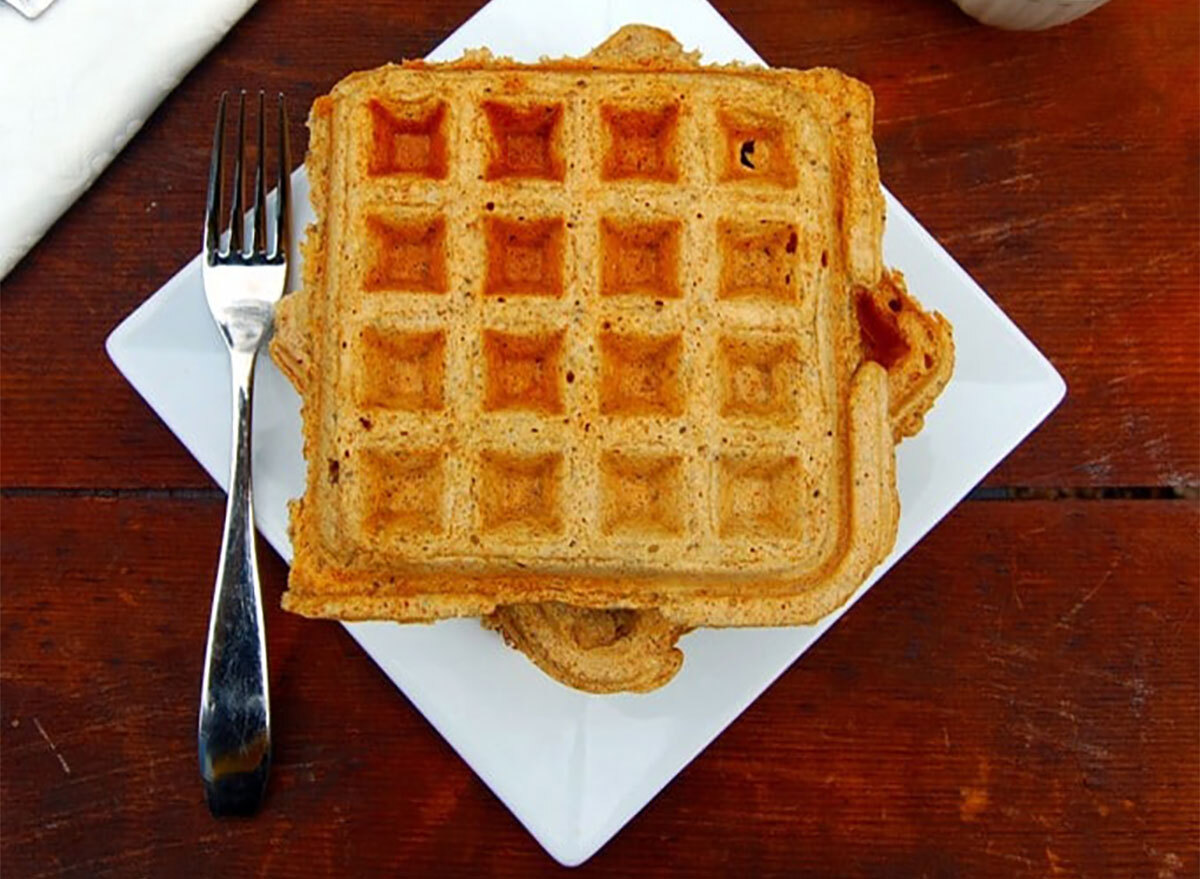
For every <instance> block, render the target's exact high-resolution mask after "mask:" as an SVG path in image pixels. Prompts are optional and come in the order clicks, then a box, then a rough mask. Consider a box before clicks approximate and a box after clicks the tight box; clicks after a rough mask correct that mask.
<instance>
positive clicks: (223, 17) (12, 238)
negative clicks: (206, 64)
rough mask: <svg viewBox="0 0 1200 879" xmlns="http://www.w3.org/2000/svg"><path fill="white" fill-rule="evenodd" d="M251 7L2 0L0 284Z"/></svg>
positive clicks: (243, 2)
mask: <svg viewBox="0 0 1200 879" xmlns="http://www.w3.org/2000/svg"><path fill="white" fill-rule="evenodd" d="M253 4H254V0H57V2H56V3H55V4H54V5H53V6H51V7H50V8H49V9H48V10H46V12H44V13H42V15H41V16H40V17H39V18H37V19H35V20H33V21H29V20H27V19H25V18H23V17H22V16H21V15H20V14H18V12H17V11H16V10H15V9H12V8H10V7H8V6H6V5H0V279H3V278H4V276H5V275H7V274H8V272H9V270H10V269H12V267H13V266H15V265H16V264H17V261H18V260H19V259H20V258H21V257H22V256H24V255H25V252H26V251H27V250H29V248H31V247H32V246H33V245H34V244H35V243H36V242H37V240H38V239H39V238H41V237H42V235H43V234H44V233H45V231H46V230H47V229H49V228H50V225H51V224H52V223H53V222H54V221H55V220H57V219H58V217H59V216H60V215H61V214H62V213H63V211H65V210H66V209H67V208H68V207H70V206H71V204H72V203H73V202H74V201H75V199H77V198H78V197H79V196H80V195H81V194H82V193H83V192H84V191H85V190H86V189H87V188H88V187H89V186H91V185H92V182H93V181H94V180H95V179H96V178H97V177H98V176H99V175H100V172H101V171H103V170H104V169H105V167H107V165H108V163H109V162H111V161H112V159H113V156H115V155H116V154H117V153H118V152H120V150H121V148H122V147H124V146H125V144H126V142H128V140H129V138H130V137H132V136H133V135H134V134H135V133H136V132H137V130H138V129H139V128H141V127H142V123H143V122H145V121H146V118H147V117H148V116H149V115H150V114H151V113H152V112H153V111H154V108H155V107H157V106H158V104H159V102H160V101H162V99H163V98H164V97H166V95H167V93H168V92H170V91H171V89H173V88H174V87H175V86H176V85H177V84H178V82H179V81H180V80H181V79H183V77H184V74H186V73H187V72H188V71H189V70H191V68H192V67H193V66H194V65H195V64H196V62H197V61H199V60H200V59H201V58H202V57H203V56H204V54H205V53H206V52H208V50H209V49H211V48H212V47H213V46H214V45H216V43H217V42H218V41H219V40H220V39H221V37H222V36H224V35H225V33H226V32H227V31H228V30H229V29H230V28H231V27H233V25H234V24H235V23H236V22H237V20H238V19H239V18H241V17H242V15H243V14H244V13H245V12H246V10H247V9H249V8H250V7H251V6H252V5H253Z"/></svg>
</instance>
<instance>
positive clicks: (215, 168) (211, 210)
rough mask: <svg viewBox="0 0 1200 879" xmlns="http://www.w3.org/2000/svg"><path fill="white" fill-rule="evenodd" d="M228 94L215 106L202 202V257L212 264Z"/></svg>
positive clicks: (216, 246) (218, 220) (217, 230)
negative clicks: (206, 183) (210, 155)
mask: <svg viewBox="0 0 1200 879" xmlns="http://www.w3.org/2000/svg"><path fill="white" fill-rule="evenodd" d="M228 97H229V92H221V100H220V102H219V103H218V104H217V124H216V127H215V128H214V129H213V145H212V159H211V160H210V163H209V166H208V196H207V197H206V199H205V202H204V256H205V258H206V259H207V260H208V261H209V262H213V261H214V259H215V257H216V254H217V250H218V249H219V248H220V246H221V190H222V189H223V188H224V187H223V186H222V183H223V179H222V176H223V175H222V174H221V161H222V153H223V152H224V146H225V101H226V99H227V98H228Z"/></svg>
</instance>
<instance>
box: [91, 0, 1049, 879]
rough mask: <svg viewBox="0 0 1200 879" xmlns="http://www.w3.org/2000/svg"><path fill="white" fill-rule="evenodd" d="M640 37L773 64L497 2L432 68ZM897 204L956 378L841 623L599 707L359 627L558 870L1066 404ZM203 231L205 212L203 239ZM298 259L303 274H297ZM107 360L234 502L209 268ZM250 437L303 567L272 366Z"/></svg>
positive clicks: (581, 856)
mask: <svg viewBox="0 0 1200 879" xmlns="http://www.w3.org/2000/svg"><path fill="white" fill-rule="evenodd" d="M631 22H644V23H648V24H654V25H658V26H660V27H664V28H667V29H668V30H670V31H672V32H673V33H674V34H675V35H676V36H677V37H678V38H679V39H680V41H681V42H682V43H683V44H684V46H685V47H687V48H693V47H695V48H699V49H701V50H702V51H703V53H704V57H705V59H706V60H707V61H713V62H726V61H735V60H736V61H746V62H760V63H761V59H760V58H759V57H758V55H756V54H755V53H754V50H753V49H751V48H750V47H749V46H748V45H747V44H746V42H745V41H744V40H743V39H742V38H741V37H740V36H739V35H738V34H737V32H736V31H734V29H733V28H732V27H730V26H729V24H728V23H727V22H726V21H725V20H724V19H722V18H721V16H720V15H719V14H718V13H717V12H716V10H714V9H713V8H712V7H711V6H709V5H708V3H706V2H704V0H670V2H656V3H653V4H651V3H646V2H644V0H604V2H601V0H594V2H579V3H563V2H561V0H558V2H555V0H493V2H491V3H489V4H488V5H487V6H485V7H484V8H483V9H482V10H480V11H479V12H478V13H477V14H476V15H475V16H474V17H473V18H471V19H470V20H469V21H468V22H467V23H466V24H464V25H463V26H462V27H461V28H459V29H458V30H457V31H456V32H455V33H454V34H453V35H451V36H450V38H449V39H448V40H446V42H444V43H442V45H441V46H439V47H438V48H437V49H436V50H435V51H434V52H432V53H431V54H430V56H429V58H430V59H433V60H444V59H450V58H454V57H456V56H458V55H459V54H460V53H461V52H462V51H463V50H464V49H468V48H474V47H477V46H488V47H490V48H491V49H492V50H493V51H495V52H497V53H498V54H506V55H512V56H513V57H515V58H518V59H521V60H530V61H532V60H535V59H537V58H538V57H539V56H541V55H564V54H570V55H577V54H582V53H584V52H587V51H588V50H589V49H591V48H592V47H593V46H594V45H596V44H597V43H599V42H601V41H602V40H603V39H604V38H605V37H607V36H608V35H609V34H610V33H612V31H613V30H615V29H616V28H618V27H620V26H621V25H624V24H628V23H631ZM347 72H349V71H347ZM197 173H201V169H197ZM294 186H295V197H296V205H297V207H296V212H297V217H296V220H297V222H296V223H295V228H297V229H303V228H304V226H305V225H306V224H307V223H308V222H309V221H310V220H311V218H312V214H311V208H310V207H309V205H308V185H307V179H306V178H305V176H304V171H303V169H302V168H301V169H300V170H298V171H297V172H296V174H295V177H294ZM887 205H888V223H887V233H886V236H885V240H884V250H885V254H886V258H887V261H888V263H889V264H891V265H894V266H897V267H899V268H900V269H902V270H903V271H904V273H905V274H906V276H907V277H908V282H909V286H910V288H911V289H912V290H913V292H914V293H915V294H916V296H917V297H918V298H919V299H920V300H921V302H922V303H923V304H924V305H925V306H927V307H929V308H934V309H938V310H940V311H941V312H942V313H943V314H945V315H946V316H947V317H948V318H949V319H950V321H951V323H953V325H954V333H955V342H956V344H957V353H958V362H957V367H956V369H955V373H954V378H953V380H952V381H951V382H950V384H949V386H948V387H947V388H946V390H945V392H944V393H943V395H942V397H941V399H940V400H939V401H938V403H937V405H936V406H935V407H934V409H933V411H932V413H931V414H930V416H929V418H928V420H927V423H926V426H925V429H924V431H922V433H921V434H920V436H919V437H917V438H916V439H915V440H909V441H907V442H905V443H904V444H903V445H902V446H901V447H900V449H899V452H898V456H899V460H898V473H899V483H900V497H901V505H902V509H903V513H902V516H901V520H900V533H899V536H898V538H897V540H896V546H895V549H894V551H893V552H892V554H891V556H890V557H889V558H888V559H887V560H886V561H885V562H884V563H883V564H882V565H881V566H880V567H879V568H878V570H876V571H875V573H874V575H873V576H872V577H871V578H870V580H868V581H867V583H866V584H864V585H863V587H862V588H861V589H860V590H859V591H858V592H857V593H856V594H855V596H854V598H853V599H852V600H851V601H850V602H848V603H847V604H846V605H845V606H844V607H843V608H841V609H840V610H839V611H837V612H836V613H834V614H832V615H831V616H829V617H828V618H826V619H824V620H822V621H821V622H820V623H819V624H817V625H815V626H805V627H797V628H783V629H749V630H746V629H743V630H724V631H718V630H702V631H698V632H694V633H692V634H690V635H688V636H686V637H685V638H684V640H683V642H682V646H683V649H684V652H685V654H686V660H685V662H684V666H683V670H682V671H680V673H679V675H678V676H677V677H676V678H675V680H673V681H672V682H671V683H670V684H669V685H667V686H666V687H664V688H662V689H660V690H658V691H656V692H653V693H650V694H647V695H640V696H635V695H619V696H589V695H586V694H583V693H579V692H576V691H574V690H571V689H568V688H566V687H563V686H561V685H559V684H557V683H556V682H554V681H553V680H551V679H550V678H548V677H546V676H545V675H544V674H542V672H541V671H539V670H538V669H537V668H536V667H534V666H533V665H532V664H531V663H530V662H529V661H528V660H526V659H525V657H524V656H522V655H521V654H519V653H517V652H516V651H513V650H510V649H508V648H507V647H505V646H504V644H503V643H502V642H501V640H500V638H499V637H498V636H497V635H495V634H494V633H492V632H488V631H485V630H484V629H483V628H481V627H480V625H479V623H478V621H477V620H473V619H472V620H452V621H447V622H443V623H439V624H437V625H432V626H399V625H395V624H392V623H360V624H355V625H350V626H348V628H349V630H350V632H351V634H352V635H353V636H354V637H355V638H356V639H357V640H358V642H359V643H360V644H361V645H362V647H363V649H365V650H366V651H367V653H368V654H370V656H371V657H372V658H373V659H374V660H375V662H377V663H378V664H379V665H380V667H381V668H382V669H383V670H384V671H385V672H386V673H387V675H388V676H389V677H390V678H391V679H392V680H393V681H394V682H395V684H396V686H398V687H399V688H400V689H402V690H403V691H404V693H405V695H407V696H408V698H409V699H410V700H411V701H412V703H413V704H414V705H416V706H417V708H418V709H419V710H420V711H421V713H422V714H424V715H425V717H426V718H428V720H429V722H430V723H432V724H433V726H434V727H435V728H436V729H437V730H438V732H440V733H441V734H442V735H443V736H444V737H445V738H446V740H447V741H449V742H450V744H451V746H453V747H454V749H455V750H456V751H458V753H459V754H460V755H461V756H462V758H463V759H464V760H466V761H467V763H468V764H469V765H470V766H471V768H472V769H474V770H475V772H476V773H478V774H479V777H480V778H482V779H483V781H484V782H485V783H486V784H487V785H488V786H489V787H490V788H491V789H492V790H493V791H494V792H495V794H496V796H498V797H499V798H500V799H501V800H502V801H503V802H504V804H505V805H506V806H508V808H509V809H511V810H512V812H513V814H514V815H516V816H517V819H518V820H520V822H521V823H522V824H524V825H525V827H526V828H527V829H528V830H529V832H530V833H532V834H533V836H534V837H535V838H536V839H537V840H538V842H540V843H541V844H542V846H544V847H545V849H546V850H547V851H548V852H549V853H550V854H551V855H552V856H553V857H554V858H555V859H556V860H558V861H559V862H561V863H563V864H566V865H568V866H571V865H575V864H579V863H582V862H583V861H585V860H587V859H588V858H589V857H591V856H592V855H593V854H594V853H595V852H596V851H597V850H598V849H599V848H600V847H601V846H602V845H604V843H606V842H607V841H608V840H609V839H611V838H612V836H613V835H614V834H615V833H616V832H617V831H618V830H620V828H621V827H622V826H623V825H624V824H625V823H626V822H627V821H629V820H630V818H632V817H633V816H634V815H635V814H636V813H637V812H638V811H639V810H641V808H642V807H643V806H645V805H646V803H648V802H649V801H650V800H651V799H652V798H653V797H654V796H655V795H656V794H657V793H658V792H659V791H660V790H662V788H663V787H664V786H665V785H666V784H667V783H668V782H669V781H670V780H671V779H672V778H673V777H674V776H675V774H676V773H678V772H679V771H680V770H681V769H682V768H683V767H684V766H685V765H687V763H688V762H689V761H691V760H692V758H693V757H695V756H696V755H697V754H699V753H700V751H702V750H703V749H704V748H705V747H706V746H707V745H708V744H709V742H711V741H712V740H713V739H714V738H716V736H717V735H718V734H719V733H720V732H721V730H723V729H724V728H725V727H726V726H727V725H728V724H729V723H730V722H731V721H733V719H734V718H736V717H737V716H738V715H739V714H740V713H741V712H742V711H743V710H745V708H746V706H747V705H749V704H750V703H751V702H752V701H753V700H754V699H755V698H757V697H758V695H759V694H760V693H761V692H762V691H763V690H764V689H766V687H767V686H768V685H769V684H770V683H771V682H772V681H773V680H774V679H775V678H776V677H777V676H779V675H780V674H781V673H782V672H783V671H784V670H786V669H787V668H788V666H789V665H791V664H792V663H793V662H794V661H795V660H796V659H797V657H799V656H800V655H801V654H802V653H804V651H805V650H807V649H808V648H809V647H810V646H812V644H813V643H814V642H815V641H816V640H817V639H818V638H819V637H820V636H821V635H822V633H824V632H825V630H826V629H828V628H829V627H830V626H831V625H833V623H834V622H836V621H837V619H838V618H839V617H840V616H841V615H842V614H843V613H845V612H846V611H847V610H848V609H849V608H850V606H851V605H853V604H854V602H855V601H856V600H857V599H858V598H859V597H861V596H862V594H863V593H864V592H865V591H866V590H867V589H868V588H870V586H871V584H872V583H874V582H875V581H876V580H878V579H879V578H880V577H881V576H883V574H884V573H885V572H886V571H887V570H888V568H890V567H891V566H892V565H893V564H895V562H896V561H897V560H898V559H899V558H900V557H901V556H903V555H904V553H906V552H907V551H908V550H909V548H910V547H912V545H913V544H914V543H915V542H916V541H917V540H919V539H920V538H921V537H922V536H923V535H925V534H926V533H927V532H928V531H929V530H930V529H931V528H932V527H933V526H934V524H935V523H937V521H938V520H939V519H941V518H942V517H943V516H944V515H945V514H946V513H947V512H949V510H950V509H951V508H952V507H953V506H954V505H955V504H956V503H958V501H959V500H961V499H962V497H963V496H964V495H965V494H966V493H967V492H968V491H970V489H971V488H972V486H974V485H975V484H976V483H977V482H978V481H979V480H980V479H982V478H983V477H984V475H985V474H987V472H988V471H989V470H991V469H992V468H993V467H995V466H996V464H997V463H998V462H999V461H1000V460H1001V459H1002V458H1003V457H1004V456H1005V455H1007V454H1008V453H1009V452H1010V451H1011V450H1012V449H1013V447H1014V446H1016V445H1017V443H1019V442H1020V441H1021V440H1022V439H1023V438H1024V437H1025V436H1026V435H1027V434H1028V433H1029V432H1030V431H1031V430H1033V428H1034V427H1036V426H1037V425H1038V423H1039V422H1041V421H1042V419H1044V418H1045V417H1046V416H1047V415H1048V414H1049V413H1050V412H1051V410H1053V409H1054V407H1055V406H1056V405H1057V404H1058V402H1059V401H1060V400H1061V399H1062V397H1063V394H1064V393H1065V390H1066V387H1065V385H1064V384H1063V381H1062V379H1061V378H1060V377H1059V375H1058V373H1057V372H1055V370H1054V367H1052V366H1051V365H1050V363H1049V362H1047V360H1046V359H1045V358H1044V357H1043V356H1042V355H1041V354H1040V353H1039V352H1038V351H1037V349H1036V348H1034V347H1033V345H1032V344H1031V343H1030V342H1029V340H1028V339H1026V338H1025V337H1024V336H1023V335H1022V334H1021V332H1020V331H1019V330H1018V329H1017V328H1016V327H1015V326H1014V325H1013V324H1012V322H1011V321H1009V320H1008V318H1007V317H1005V315H1004V314H1003V313H1002V312H1001V311H1000V309H999V308H997V306H996V305H995V304H994V303H993V302H992V301H991V299H989V298H988V297H987V294H985V293H984V292H983V290H981V289H980V288H979V286H978V285H977V284H976V283H975V282H974V281H972V280H971V278H970V277H968V276H967V274H966V272H964V271H963V270H962V269H961V268H960V267H959V266H958V265H957V264H956V263H955V262H954V260H953V259H951V258H950V256H949V255H948V254H947V253H946V251H944V250H943V249H942V248H941V247H940V246H939V245H938V244H937V242H935V241H934V240H933V239H932V238H931V237H930V236H929V234H928V233H927V232H926V231H925V230H924V229H922V228H921V226H919V225H918V224H917V222H916V220H914V219H913V218H912V216H911V215H910V214H909V213H908V212H907V211H906V210H905V209H904V208H903V207H902V206H901V205H900V204H899V203H898V202H897V201H896V200H895V199H893V198H892V197H891V196H890V195H889V196H888V201H887ZM200 214H201V211H200V206H199V205H197V213H196V232H197V238H198V237H199V232H200V219H201V216H200ZM293 259H294V260H296V263H294V264H298V256H293ZM295 276H296V277H298V273H297V275H295ZM108 353H109V355H110V356H111V357H112V359H113V362H114V363H115V364H116V365H117V368H118V369H120V370H121V372H122V373H123V374H124V376H125V377H126V378H127V379H128V380H129V382H130V383H131V384H132V385H133V386H134V387H135V388H136V389H137V391H138V392H139V393H140V394H141V395H142V396H143V397H144V398H145V399H146V402H147V403H149V404H150V406H151V407H152V408H153V409H154V411H155V412H157V413H158V415H159V416H160V417H161V418H162V419H163V420H164V421H165V422H166V423H167V426H168V427H170V429H171V430H172V431H173V432H174V433H175V434H176V436H178V437H179V439H180V440H181V441H182V442H183V444H184V445H185V446H186V447H187V448H188V451H190V452H191V453H192V454H193V455H194V456H195V457H196V459H197V460H198V461H199V462H200V463H201V464H202V465H203V466H204V468H205V469H206V470H207V471H208V472H209V473H210V474H211V475H212V477H213V479H215V480H216V481H217V482H218V483H220V484H221V485H222V486H224V485H225V484H226V480H227V472H226V471H227V466H228V465H227V461H228V459H229V422H228V415H227V413H228V411H229V404H228V394H229V390H228V382H227V379H226V376H227V374H228V373H227V369H228V367H227V366H226V363H227V360H226V355H225V351H224V349H223V347H222V343H221V341H220V338H219V337H218V335H217V331H216V329H215V327H214V325H213V322H212V319H211V318H210V317H209V314H208V311H207V309H206V306H205V303H204V294H203V289H202V286H201V278H200V263H199V258H196V259H193V260H192V261H191V262H190V263H188V264H187V265H186V266H184V267H183V268H182V269H181V270H180V271H179V273H178V274H176V275H175V277H173V278H172V279H171V280H170V281H168V282H167V283H166V284H165V285H164V286H163V287H162V288H161V289H160V290H159V291H158V292H157V293H155V294H154V295H153V296H151V297H150V298H149V299H148V300H146V302H145V303H143V304H142V306H141V307H140V308H138V309H137V311H135V312H134V313H133V314H131V315H130V316H129V317H128V318H126V320H125V321H124V322H123V323H122V324H121V325H120V326H119V327H118V328H117V329H116V330H114V331H113V333H112V335H111V336H110V337H109V339H108ZM254 419H255V421H254V428H255V431H254V432H255V439H254V477H255V488H254V490H255V494H256V499H255V505H256V508H257V513H258V527H259V529H260V530H261V531H262V533H263V534H264V536H265V537H266V538H267V540H269V541H270V542H271V544H272V545H273V546H274V547H275V548H276V549H277V550H278V551H279V553H280V554H281V555H282V556H283V557H284V558H285V559H286V558H290V557H291V549H290V546H289V544H288V538H287V510H286V503H287V500H288V499H289V498H291V497H295V496H297V495H299V494H301V493H302V491H303V488H304V461H303V459H302V456H301V450H300V414H299V400H298V398H297V396H296V394H295V393H294V392H293V391H292V389H291V387H290V386H289V385H288V383H287V382H286V381H285V380H284V379H283V377H282V376H281V375H280V374H279V373H278V372H277V371H276V370H275V368H274V366H273V365H272V364H271V363H270V361H269V360H268V359H267V358H265V357H264V358H262V359H261V360H260V365H259V379H258V388H257V395H256V399H255V414H254ZM935 462H936V465H935ZM215 539H216V538H215V536H214V540H215ZM214 546H215V544H214ZM514 708H516V709H517V710H514Z"/></svg>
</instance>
